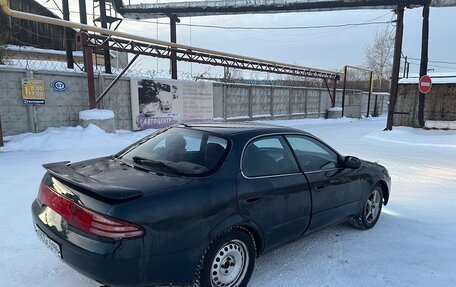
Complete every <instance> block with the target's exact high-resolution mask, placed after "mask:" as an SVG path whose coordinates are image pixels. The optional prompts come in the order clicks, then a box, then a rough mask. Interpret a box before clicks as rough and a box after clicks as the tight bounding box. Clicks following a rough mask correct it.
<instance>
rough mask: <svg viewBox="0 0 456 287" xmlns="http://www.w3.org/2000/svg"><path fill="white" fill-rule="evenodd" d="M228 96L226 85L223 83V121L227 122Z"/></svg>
mask: <svg viewBox="0 0 456 287" xmlns="http://www.w3.org/2000/svg"><path fill="white" fill-rule="evenodd" d="M226 99H227V96H226V83H223V119H225V121H226V120H227V119H228V116H227V113H228V104H227V102H226Z"/></svg>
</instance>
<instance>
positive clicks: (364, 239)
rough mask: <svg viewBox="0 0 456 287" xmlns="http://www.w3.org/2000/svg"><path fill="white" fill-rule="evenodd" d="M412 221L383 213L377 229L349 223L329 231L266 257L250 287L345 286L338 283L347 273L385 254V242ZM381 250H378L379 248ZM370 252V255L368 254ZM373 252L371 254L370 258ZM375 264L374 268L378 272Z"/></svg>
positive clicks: (299, 241) (311, 235)
mask: <svg viewBox="0 0 456 287" xmlns="http://www.w3.org/2000/svg"><path fill="white" fill-rule="evenodd" d="M408 220H409V219H404V218H400V217H396V216H392V215H389V214H385V213H382V216H381V218H380V220H379V222H378V223H377V225H376V226H375V227H374V228H372V229H370V230H366V231H363V230H359V229H356V228H354V227H352V226H351V225H350V224H349V223H348V222H347V223H341V224H339V225H337V226H333V227H328V228H325V229H322V230H319V231H316V232H314V233H311V234H309V235H306V236H304V237H303V238H301V239H299V240H297V241H296V242H293V243H291V244H288V245H286V246H284V247H282V248H279V249H276V250H274V251H272V252H269V253H267V254H264V255H262V256H261V257H260V258H259V259H258V260H257V263H256V267H255V270H254V272H253V276H252V278H251V281H250V284H249V286H274V287H280V286H287V287H290V286H303V284H304V282H305V286H341V284H342V283H346V282H340V281H339V282H338V283H337V280H338V278H339V277H340V275H341V274H342V273H344V272H346V270H352V269H354V270H356V269H359V268H363V266H359V261H360V259H359V258H365V257H366V256H373V257H375V256H376V255H377V254H379V253H380V252H384V248H382V245H381V244H382V243H381V240H378V239H379V238H382V237H384V236H385V234H391V233H392V232H394V231H395V230H397V229H398V227H400V226H406V224H407V223H406V222H404V221H408ZM377 247H378V248H377ZM366 250H368V251H367V254H366ZM369 252H371V254H369ZM375 264H380V263H376V262H375V261H374V262H372V265H370V268H375V267H374V265H375Z"/></svg>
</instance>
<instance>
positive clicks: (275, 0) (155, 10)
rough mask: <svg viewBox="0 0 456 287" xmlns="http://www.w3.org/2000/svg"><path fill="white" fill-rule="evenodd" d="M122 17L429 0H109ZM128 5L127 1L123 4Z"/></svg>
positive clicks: (439, 3)
mask: <svg viewBox="0 0 456 287" xmlns="http://www.w3.org/2000/svg"><path fill="white" fill-rule="evenodd" d="M111 1H112V2H113V3H114V8H115V9H116V10H117V12H119V13H120V14H121V15H122V16H123V17H125V18H130V19H138V20H139V19H151V18H162V17H169V16H170V15H175V16H177V17H193V16H211V15H230V14H255V13H258V14H259V13H265V14H267V13H287V12H306V11H307V12H316V11H335V10H352V9H396V8H397V7H398V6H404V7H407V8H414V7H420V6H424V5H425V4H426V3H427V2H429V0H223V1H217V0H210V1H201V0H198V1H183V2H171V3H142V4H125V3H124V0H111ZM125 1H127V0H125ZM144 1H145V2H146V1H147V0H144ZM449 6H456V0H432V1H431V3H430V7H449Z"/></svg>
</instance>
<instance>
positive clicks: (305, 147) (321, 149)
mask: <svg viewBox="0 0 456 287" xmlns="http://www.w3.org/2000/svg"><path fill="white" fill-rule="evenodd" d="M286 138H287V140H288V142H289V143H290V145H291V148H292V149H293V151H294V152H295V154H296V157H297V158H298V161H299V164H300V165H301V168H302V169H303V171H304V172H309V171H318V170H327V169H333V168H336V167H337V166H338V156H337V154H336V153H335V152H334V151H332V150H331V149H330V148H328V147H327V146H325V145H324V144H322V143H320V142H319V141H317V140H315V139H313V138H310V137H304V136H286Z"/></svg>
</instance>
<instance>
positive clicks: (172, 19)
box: [169, 14, 180, 80]
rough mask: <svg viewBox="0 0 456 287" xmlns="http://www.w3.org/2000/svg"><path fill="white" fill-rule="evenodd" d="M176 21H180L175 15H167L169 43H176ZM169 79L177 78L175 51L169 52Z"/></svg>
mask: <svg viewBox="0 0 456 287" xmlns="http://www.w3.org/2000/svg"><path fill="white" fill-rule="evenodd" d="M176 23H180V20H179V18H177V16H176V15H174V14H171V15H170V16H169V24H170V31H171V35H170V36H171V43H176V30H177V29H176ZM170 63H171V79H175V80H177V56H176V51H174V50H173V51H172V52H171V62H170Z"/></svg>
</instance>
